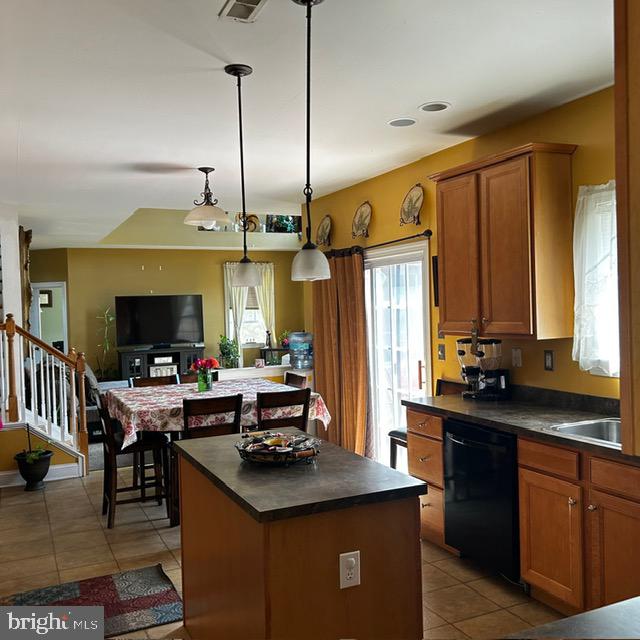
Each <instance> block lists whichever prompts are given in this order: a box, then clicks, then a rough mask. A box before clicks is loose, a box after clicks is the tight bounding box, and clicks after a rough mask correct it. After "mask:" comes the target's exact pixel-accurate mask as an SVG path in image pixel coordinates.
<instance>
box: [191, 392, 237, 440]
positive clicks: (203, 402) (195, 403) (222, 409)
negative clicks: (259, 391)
mask: <svg viewBox="0 0 640 640" xmlns="http://www.w3.org/2000/svg"><path fill="white" fill-rule="evenodd" d="M228 413H231V414H233V419H232V421H231V422H224V423H221V424H212V425H206V426H203V427H200V426H195V425H193V424H192V418H195V417H197V416H215V415H225V414H228ZM182 414H183V416H184V430H183V432H182V434H183V436H184V437H185V438H207V437H209V436H224V435H228V434H231V433H240V431H241V430H242V427H241V426H240V418H241V417H242V394H241V393H239V394H238V395H235V396H223V397H221V398H194V399H188V398H185V399H184V400H183V401H182Z"/></svg>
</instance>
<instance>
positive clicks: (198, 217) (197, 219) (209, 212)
mask: <svg viewBox="0 0 640 640" xmlns="http://www.w3.org/2000/svg"><path fill="white" fill-rule="evenodd" d="M198 171H201V172H202V173H204V176H205V178H204V191H203V192H202V193H201V194H200V195H201V196H202V202H198V201H197V200H194V201H193V204H195V205H196V207H195V209H191V211H189V213H188V214H187V215H186V217H185V219H184V223H185V224H189V225H191V226H192V227H204V228H205V229H213V227H214V226H215V225H216V223H218V222H220V223H222V224H228V223H229V216H228V215H227V212H226V211H224V210H223V209H221V208H220V207H217V206H216V205H217V204H218V200H217V198H214V197H213V193H212V191H211V188H210V187H209V174H210V173H212V172H213V171H215V169H214V168H213V167H198Z"/></svg>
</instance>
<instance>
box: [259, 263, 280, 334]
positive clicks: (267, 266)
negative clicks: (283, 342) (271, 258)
mask: <svg viewBox="0 0 640 640" xmlns="http://www.w3.org/2000/svg"><path fill="white" fill-rule="evenodd" d="M256 266H257V267H258V271H259V272H260V285H259V286H257V287H256V297H257V298H258V307H259V309H260V312H261V313H262V319H263V320H264V325H265V327H267V331H269V332H270V333H271V338H272V340H273V344H274V345H275V342H276V340H277V336H276V308H275V307H276V304H275V286H274V277H275V272H274V268H273V263H271V262H258V263H256Z"/></svg>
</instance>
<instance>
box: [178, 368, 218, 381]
mask: <svg viewBox="0 0 640 640" xmlns="http://www.w3.org/2000/svg"><path fill="white" fill-rule="evenodd" d="M219 378H220V375H219V373H218V372H217V371H212V372H211V380H213V382H218V380H219ZM194 382H198V373H197V372H196V371H189V372H188V373H181V374H180V384H193V383H194Z"/></svg>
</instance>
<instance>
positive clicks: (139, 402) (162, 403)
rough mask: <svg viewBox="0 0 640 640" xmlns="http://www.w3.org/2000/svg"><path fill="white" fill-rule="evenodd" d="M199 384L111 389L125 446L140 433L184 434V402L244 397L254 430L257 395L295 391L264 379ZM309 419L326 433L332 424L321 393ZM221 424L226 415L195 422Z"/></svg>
mask: <svg viewBox="0 0 640 640" xmlns="http://www.w3.org/2000/svg"><path fill="white" fill-rule="evenodd" d="M197 388H198V385H197V384H170V385H163V386H160V387H138V388H134V389H111V390H110V391H109V392H108V393H107V407H108V409H109V414H110V415H111V417H112V418H114V419H115V420H119V421H120V422H121V424H122V428H123V429H124V434H125V437H124V442H123V446H124V447H126V446H129V445H130V444H133V443H134V442H135V441H136V438H137V436H136V434H137V432H138V431H182V430H183V429H184V422H183V417H182V401H183V400H184V399H185V398H190V399H194V398H215V397H220V396H232V395H236V394H238V393H241V394H242V419H241V422H242V425H243V426H247V427H248V426H252V425H255V424H257V423H258V415H257V410H256V399H257V394H258V393H259V392H260V393H273V392H284V391H292V387H289V386H287V385H284V384H278V383H276V382H270V381H269V380H265V379H264V378H240V379H236V380H225V381H222V382H214V383H213V388H212V389H211V391H203V392H198V390H197ZM300 412H301V408H300V407H281V408H277V409H265V410H264V411H263V415H264V416H265V417H268V418H286V417H289V416H294V415H300ZM309 419H310V420H319V421H320V422H322V424H323V425H324V428H325V429H326V428H327V426H328V425H329V422H330V421H331V416H330V415H329V411H328V410H327V406H326V405H325V403H324V400H323V399H322V396H320V394H318V393H312V394H311V403H310V406H309ZM198 420H200V421H201V426H202V425H205V424H207V425H208V424H215V423H216V422H217V423H222V422H225V421H226V420H227V418H226V417H225V416H224V415H218V416H201V417H200V416H199V417H196V418H194V423H195V424H196V425H197V424H198Z"/></svg>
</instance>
